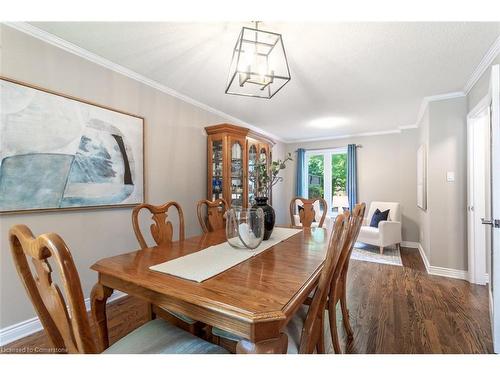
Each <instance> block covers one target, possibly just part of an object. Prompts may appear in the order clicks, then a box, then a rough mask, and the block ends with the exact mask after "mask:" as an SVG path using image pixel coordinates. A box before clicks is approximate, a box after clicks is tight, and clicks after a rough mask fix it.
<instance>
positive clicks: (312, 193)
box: [307, 155, 325, 199]
mask: <svg viewBox="0 0 500 375" xmlns="http://www.w3.org/2000/svg"><path fill="white" fill-rule="evenodd" d="M324 161H325V160H324V156H323V155H312V156H310V157H309V161H308V164H307V166H308V169H309V175H308V179H307V191H308V197H309V199H314V198H324V188H323V179H324Z"/></svg>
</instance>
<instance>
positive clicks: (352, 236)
mask: <svg viewBox="0 0 500 375" xmlns="http://www.w3.org/2000/svg"><path fill="white" fill-rule="evenodd" d="M365 210H366V204H365V203H358V204H356V206H355V207H354V209H353V212H352V215H349V218H348V220H349V225H348V226H349V232H348V235H347V240H346V241H345V243H344V246H343V248H342V251H341V253H340V257H339V261H338V263H337V267H336V269H335V271H334V273H333V277H332V282H331V286H330V292H329V294H328V303H327V308H328V317H329V320H330V334H331V337H332V343H333V349H334V351H335V353H339V354H340V353H342V350H341V348H340V342H339V337H338V331H337V309H336V307H337V304H338V302H339V301H340V307H341V311H342V322H343V325H344V329H345V331H346V334H347V337H348V338H349V339H352V338H353V330H352V328H351V324H350V322H349V310H348V309H347V299H346V297H347V273H348V270H349V259H350V258H351V253H352V250H353V248H354V245H355V243H356V239H357V238H358V235H359V231H360V228H361V226H362V224H363V217H364V215H365ZM346 215H348V214H346Z"/></svg>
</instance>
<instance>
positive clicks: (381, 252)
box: [380, 246, 384, 254]
mask: <svg viewBox="0 0 500 375" xmlns="http://www.w3.org/2000/svg"><path fill="white" fill-rule="evenodd" d="M383 253H384V247H383V246H380V254H383Z"/></svg>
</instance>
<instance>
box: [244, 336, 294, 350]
mask: <svg viewBox="0 0 500 375" xmlns="http://www.w3.org/2000/svg"><path fill="white" fill-rule="evenodd" d="M287 348H288V336H287V335H286V334H285V333H280V335H279V337H277V338H274V339H268V340H264V341H260V342H250V341H248V340H241V341H240V342H238V344H237V345H236V353H238V354H286V352H287Z"/></svg>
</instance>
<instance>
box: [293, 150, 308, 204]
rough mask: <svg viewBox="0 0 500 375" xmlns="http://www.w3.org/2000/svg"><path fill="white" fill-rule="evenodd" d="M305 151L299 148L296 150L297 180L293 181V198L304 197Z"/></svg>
mask: <svg viewBox="0 0 500 375" xmlns="http://www.w3.org/2000/svg"><path fill="white" fill-rule="evenodd" d="M305 159H306V150H304V149H303V148H299V149H298V150H297V180H296V181H295V194H296V195H295V196H297V197H305V189H304V186H305V178H306V176H305V167H306V164H305V163H306V162H305Z"/></svg>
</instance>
